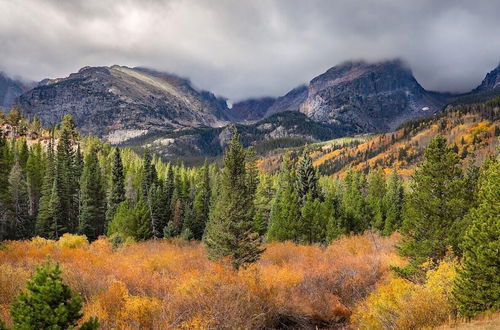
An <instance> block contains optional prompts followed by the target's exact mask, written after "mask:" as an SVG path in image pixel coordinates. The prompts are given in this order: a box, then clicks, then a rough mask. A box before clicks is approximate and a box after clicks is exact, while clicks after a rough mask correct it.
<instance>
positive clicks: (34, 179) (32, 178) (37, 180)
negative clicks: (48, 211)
mask: <svg viewBox="0 0 500 330" xmlns="http://www.w3.org/2000/svg"><path fill="white" fill-rule="evenodd" d="M43 177H44V159H43V152H42V146H41V145H40V143H37V144H35V145H33V146H32V147H31V150H30V153H29V157H28V160H27V163H26V182H27V184H28V196H29V215H30V216H31V217H35V216H36V215H37V214H38V205H39V203H40V197H41V194H42V184H43Z"/></svg>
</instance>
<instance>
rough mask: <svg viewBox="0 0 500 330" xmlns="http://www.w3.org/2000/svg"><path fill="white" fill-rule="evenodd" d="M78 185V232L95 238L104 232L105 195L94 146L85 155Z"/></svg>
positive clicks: (89, 237)
mask: <svg viewBox="0 0 500 330" xmlns="http://www.w3.org/2000/svg"><path fill="white" fill-rule="evenodd" d="M80 187H81V197H80V198H81V207H80V217H79V225H78V232H79V233H80V234H83V235H86V236H87V237H88V239H89V240H95V239H97V237H98V236H99V235H103V234H104V233H105V231H104V229H105V228H104V227H105V226H104V224H105V198H104V197H105V196H104V191H103V187H102V181H101V169H100V167H99V160H98V159H97V151H96V150H95V148H91V150H90V151H89V153H88V154H87V155H86V156H85V161H84V167H83V174H82V178H81V183H80Z"/></svg>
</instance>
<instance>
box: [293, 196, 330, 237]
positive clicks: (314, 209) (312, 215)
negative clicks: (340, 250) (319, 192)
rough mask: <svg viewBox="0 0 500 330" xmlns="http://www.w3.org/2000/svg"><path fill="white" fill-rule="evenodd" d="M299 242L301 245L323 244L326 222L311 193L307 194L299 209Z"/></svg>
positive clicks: (316, 200) (318, 201)
mask: <svg viewBox="0 0 500 330" xmlns="http://www.w3.org/2000/svg"><path fill="white" fill-rule="evenodd" d="M299 231H300V234H299V235H300V241H301V242H303V243H309V244H312V243H315V242H323V241H324V237H325V231H326V222H325V221H323V218H322V214H321V202H320V200H319V199H318V198H313V196H312V192H309V193H307V196H306V200H305V202H304V205H303V206H302V209H301V217H300V228H299Z"/></svg>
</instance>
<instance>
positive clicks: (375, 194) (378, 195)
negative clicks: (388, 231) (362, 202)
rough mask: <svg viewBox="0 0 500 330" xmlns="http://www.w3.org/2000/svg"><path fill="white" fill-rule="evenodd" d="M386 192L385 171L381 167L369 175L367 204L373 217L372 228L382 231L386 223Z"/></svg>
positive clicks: (371, 171)
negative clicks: (384, 201)
mask: <svg viewBox="0 0 500 330" xmlns="http://www.w3.org/2000/svg"><path fill="white" fill-rule="evenodd" d="M385 192H386V183H385V178H384V171H383V170H382V168H381V167H379V168H377V169H373V168H372V169H370V173H369V175H368V196H367V203H368V208H369V210H370V215H371V224H372V227H373V228H375V229H378V230H379V231H382V230H383V229H384V223H385V213H386V212H385V211H386V210H385V207H384V203H383V200H384V196H385Z"/></svg>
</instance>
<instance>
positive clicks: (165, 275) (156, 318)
mask: <svg viewBox="0 0 500 330" xmlns="http://www.w3.org/2000/svg"><path fill="white" fill-rule="evenodd" d="M397 239H398V237H397V236H395V235H393V236H391V237H380V236H378V235H376V234H372V233H366V234H364V235H360V236H347V237H342V238H340V239H339V240H337V241H335V242H334V243H333V244H331V245H330V246H327V247H320V246H304V245H297V244H294V243H291V242H284V243H271V244H267V245H266V252H265V253H264V254H263V255H262V258H261V259H260V260H259V261H258V262H257V263H255V264H253V265H252V266H250V267H248V268H247V269H243V270H240V271H239V272H234V271H233V270H232V269H231V268H228V267H227V266H225V265H224V264H222V263H218V262H212V261H209V260H208V259H207V256H206V254H205V250H204V249H203V247H202V246H201V244H200V243H199V242H193V241H184V240H155V241H153V240H152V241H146V242H140V243H127V244H121V245H120V246H119V247H117V248H114V247H113V242H112V240H111V239H108V238H105V237H101V238H99V239H98V240H96V241H94V242H92V243H91V244H88V243H87V242H86V240H85V239H84V238H83V237H82V236H65V239H64V240H66V242H67V245H66V243H64V244H62V246H61V243H60V241H58V242H54V241H50V240H43V239H34V240H32V241H26V242H7V243H6V247H5V248H4V249H2V250H0V265H1V266H2V268H1V269H2V271H1V272H0V281H3V282H2V283H7V282H5V281H9V279H11V280H12V281H13V283H12V285H13V286H14V287H12V288H10V289H8V290H5V291H2V296H1V299H2V304H3V305H4V306H7V305H8V304H9V303H10V301H11V299H12V297H13V296H14V295H15V293H16V290H18V289H16V288H19V287H22V286H23V285H24V282H25V280H26V278H27V277H28V276H29V274H31V272H32V271H33V270H34V268H35V265H36V264H39V263H41V262H43V261H44V260H45V259H46V257H47V256H50V258H51V259H52V260H54V261H58V262H59V263H60V265H61V269H62V270H63V277H64V281H65V282H66V283H67V284H68V285H70V287H71V288H72V289H73V290H74V291H75V292H79V293H80V294H81V296H82V298H83V302H84V313H85V317H84V318H85V319H89V318H90V317H92V316H97V317H98V318H99V321H100V324H101V328H103V329H112V328H115V329H117V328H119V329H126V328H131V329H132V328H134V329H135V328H144V329H148V328H156V329H158V328H159V329H169V328H177V329H204V328H213V329H215V328H216V329H236V328H276V327H291V328H307V327H315V326H318V327H331V326H334V325H336V324H338V323H341V324H343V323H345V322H347V321H348V319H349V317H350V315H351V313H352V310H353V309H354V307H355V306H356V305H357V304H358V303H359V302H360V301H362V300H363V299H364V298H365V297H366V296H367V295H368V294H369V293H370V292H372V291H373V290H374V289H375V287H376V285H377V283H380V282H381V281H384V280H385V279H387V278H388V277H389V276H390V275H389V274H390V270H389V266H390V265H394V264H396V265H398V264H401V263H402V262H403V261H402V260H401V259H400V258H399V257H398V256H397V254H396V252H395V250H394V248H393V245H394V243H395V242H396V241H397ZM64 240H63V241H64ZM17 273H19V274H25V275H21V276H16V274H17ZM9 285H10V284H9ZM408 322H410V321H408Z"/></svg>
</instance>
